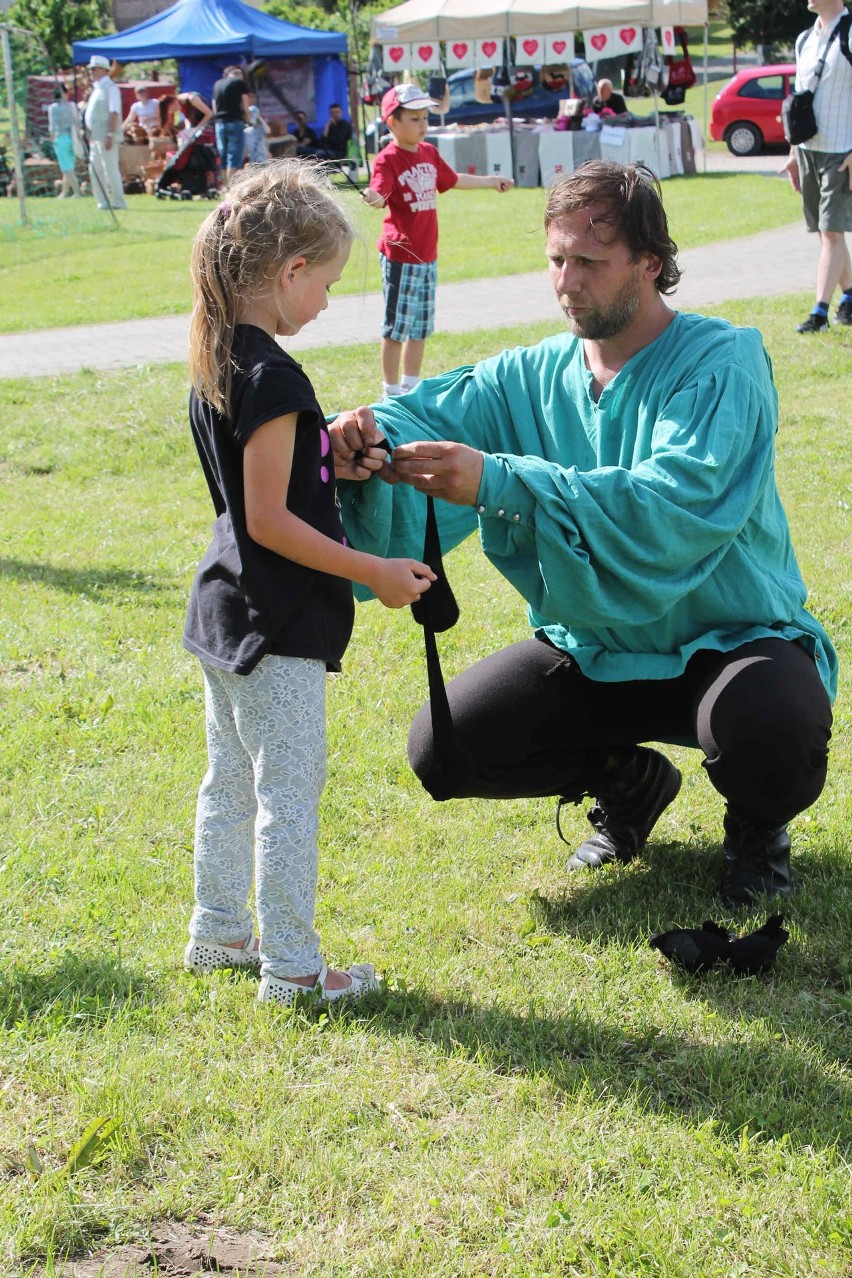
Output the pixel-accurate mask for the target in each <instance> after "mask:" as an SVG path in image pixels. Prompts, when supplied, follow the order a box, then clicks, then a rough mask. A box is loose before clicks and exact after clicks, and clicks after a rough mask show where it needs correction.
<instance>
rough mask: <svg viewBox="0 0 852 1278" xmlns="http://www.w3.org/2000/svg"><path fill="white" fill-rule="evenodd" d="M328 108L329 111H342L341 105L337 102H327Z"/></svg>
mask: <svg viewBox="0 0 852 1278" xmlns="http://www.w3.org/2000/svg"><path fill="white" fill-rule="evenodd" d="M328 109H329V111H342V110H343V107H342V106H341V105H340V103H339V102H329V104H328Z"/></svg>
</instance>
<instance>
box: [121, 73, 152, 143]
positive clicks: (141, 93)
mask: <svg viewBox="0 0 852 1278" xmlns="http://www.w3.org/2000/svg"><path fill="white" fill-rule="evenodd" d="M159 125H160V109H159V107H158V105H157V99H156V98H152V97H151V94H150V91H149V90H148V89H146V88H145V86H144V84H140V85H139V88H138V89H137V90H136V101H135V102H134V103H133V106H132V107H131V108H130V110H129V111H128V112H127V115H126V116H125V118H124V123H123V124H122V126H121V127H122V129H123V131H124V132H125V133H129V134H132V135H133V136H134V137H139V131H140V130H141V131H142V135H143V136H142V137H141V138H139V140H140V141H144V140H145V138H148V137H150V136H151V134H152V133H153V132H154V130H155V129H157V128H159Z"/></svg>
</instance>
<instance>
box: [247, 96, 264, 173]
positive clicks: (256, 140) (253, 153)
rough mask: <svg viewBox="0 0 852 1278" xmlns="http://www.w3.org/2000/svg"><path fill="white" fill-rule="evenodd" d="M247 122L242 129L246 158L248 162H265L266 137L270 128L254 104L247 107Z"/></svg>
mask: <svg viewBox="0 0 852 1278" xmlns="http://www.w3.org/2000/svg"><path fill="white" fill-rule="evenodd" d="M248 116H249V122H248V124H247V125H246V127H245V129H244V135H245V149H246V159H247V160H248V162H249V164H265V163H266V161H267V160H268V159H269V147H268V146H267V145H266V139H267V138H268V137H269V134H270V132H271V129H270V127H269V125H268V124H267V123H266V121H265V120H264V118H263V116H262V115H261V114H260V110H259V108H258V107H256V106H250V107H249V109H248Z"/></svg>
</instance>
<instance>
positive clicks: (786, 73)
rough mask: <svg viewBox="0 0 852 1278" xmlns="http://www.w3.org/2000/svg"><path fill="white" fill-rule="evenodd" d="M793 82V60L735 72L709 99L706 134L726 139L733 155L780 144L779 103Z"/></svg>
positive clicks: (747, 153) (750, 153) (721, 140)
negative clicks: (711, 102)
mask: <svg viewBox="0 0 852 1278" xmlns="http://www.w3.org/2000/svg"><path fill="white" fill-rule="evenodd" d="M795 82H796V67H795V65H794V64H793V63H787V62H785V63H779V65H778V66H766V67H748V68H747V70H745V71H738V72H737V74H736V75H735V76H734V78H733V80H729V81H728V83H727V84H726V85H725V87H724V89H723V90H722V92H721V93H717V94H716V97H715V98H714V99H713V108H712V110H711V113H710V136H711V138H712V139H713V141H714V142H726V143H727V146H728V150H729V151H731V152H732V153H733V154H734V155H756V154H757V152H758V151H759V150H760V149H761V147H762V146H764V145H769V146H776V145H777V144H778V143H783V142H784V141H785V138H784V130H783V129H782V127H781V103H782V102H783V101H784V99H785V98H786V97H787V95H788V94H789V93H792V91H793V88H794V86H795Z"/></svg>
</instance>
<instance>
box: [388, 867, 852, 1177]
mask: <svg viewBox="0 0 852 1278" xmlns="http://www.w3.org/2000/svg"><path fill="white" fill-rule="evenodd" d="M721 857H722V851H721V845H717V846H715V847H714V846H712V845H711V846H710V847H701V848H700V849H696V848H695V846H694V845H691V844H685V843H669V844H657V845H656V846H655V847H654V848H652V849H651V851H650V853H649V860H648V861H647V862H646V861H642V862H635V863H633V864H632V865H631V866H629V867H625V868H621V867H613V868H612V869H611V870H605V871H602V872H600V873H597V874H592V873H590V874H589V875H578V876H577V877H576V878H575V877H572V878H571V880H570V885H571V895H570V896H566V897H565V898H564V899H561V900H554V901H548V900H547V899H545V898H544V897H541V896H538V897H536V898H534V900H533V902H532V903H531V908H532V910H533V913H534V914H535V915H536V916H537V918H538V920H539V922H540V923H541V924H543V925H544V926H545V927H547V928H548V929H549V930H551V931H553V932H557V933H560V934H562V935H567V936H573V937H576V938H577V939H578V940H579V941H580V942H581V943H582V947H583V948H584V949H586V950H589V951H590V952H595V951H599V950H600V949H601V948H602V947H604V948H605V947H607V946H608V945H609V944H611V945H613V946H615V947H624V948H625V949H628V948H629V949H634V948H637V947H638V949H639V950H640V951H641V950H642V948H643V947H644V946H645V945H647V943H648V941H649V939H650V935H651V933H652V932H654V931H662V930H664V929H666V928H669V927H673V926H678V925H679V926H693V927H694V926H700V924H701V922H702V921H703V920H704V919H705V918H708V917H710V918H715V919H717V920H718V921H720V922H726V923H727V924H728V926H730V927H731V928H732V929H736V930H737V931H739V932H741V933H744V932H749V931H752V930H754V929H755V928H756V927H758V926H759V925H760V923H762V922H763V921H764V920H765V918H766V917H767V915H768V914H769V913H771V912H773V911H772V909H771V908H767V907H766V906H764V908H763V909H755V911H753V912H749V913H746V914H744V915H739V916H738V915H735V914H733V915H732V914H731V912H730V910H729V909H728V910H726V909H725V907H724V906H723V904H722V902H721V900H720V898H719V896H718V894H717V888H718V881H719V867H720V864H721ZM796 872H797V876H798V877H797V880H796V882H797V892H796V894H795V895H794V897H793V898H792V899H791V900H790V901H789V902H785V903H784V905H783V906H782V907H781V908H780V911H779V912H783V913H784V915H785V917H786V918H787V920H788V923H789V925H790V927H791V929H792V935H791V939H790V941H789V942H788V944H787V945H786V946H785V947H784V948H783V949H782V950H781V952H780V954H779V956H778V960H777V964H776V966H775V968H773V969H772V970H771V971H770V972H768V973H766V974H764V975H762V976H758V977H752V978H739V977H736V976H735V975H734V974H733V973H731V972H730V970H729V969H728V968H726V967H722V968H719V969H717V970H714V971H713V972H709V973H704V974H702V975H696V976H690V975H688V974H686V973H682V972H680V971H678V969H676V968H674V967H672V966H670V965H669V964H668V963H667V962H666V961H665V960H664V959H663V958H662V957H661V956H657V955H655V956H654V961H653V964H652V966H651V967H650V968H649V981H659V982H670V983H672V984H673V985H674V986H675V988H676V990H677V991H678V994H679V996H680V997H682V999H683V1000H684V1001H687V1002H693V1001H694V1002H697V1003H700V1004H702V1005H704V1006H705V1007H708V1008H710V1009H711V1016H712V1018H713V1019H712V1020H711V1021H710V1022H709V1027H707V1026H708V1022H707V1018H706V1016H703V1017H702V1021H703V1024H704V1026H705V1027H707V1028H703V1029H701V1030H697V1031H696V1033H695V1035H694V1036H692V1035H689V1034H684V1035H682V1036H681V1035H678V1034H677V1033H676V1032H674V1033H673V1032H671V1031H663V1030H661V1029H659V1028H658V1027H657V1026H656V1025H652V1024H649V1023H648V1020H647V1019H646V1020H643V1018H642V1016H641V1014H640V1013H641V1008H638V1009H637V1008H631V1009H630V1013H631V1014H630V1017H629V1021H630V1024H629V1025H625V1024H624V1023H622V1022H621V1021H620V1020H619V1019H618V1018H617V1017H615V1018H613V1019H610V1018H606V1019H602V1018H601V1017H600V1015H599V1014H598V1013H590V1012H587V1011H586V1010H585V1009H584V1000H583V974H584V972H586V970H587V969H586V968H585V967H582V966H579V965H578V966H577V967H576V968H575V969H573V970H572V969H569V970H566V971H565V974H564V989H565V1011H564V1014H562V1015H556V1016H554V1015H553V1014H552V1010H551V1008H552V1004H551V1005H550V1006H549V1008H548V1013H549V1014H545V1015H543V1014H542V1009H541V1005H540V1003H539V1001H538V1000H537V999H536V995H535V990H534V989H531V990H530V996H529V1001H528V1005H527V1006H525V1007H521V1008H515V1009H507V1008H505V1007H501V1006H499V1005H498V1004H495V1005H492V1006H490V1007H489V1006H477V1005H475V1004H473V1003H471V1002H465V1001H462V1000H456V1001H450V1002H442V1001H440V1000H439V999H437V998H433V997H430V996H429V995H428V994H425V993H424V992H423V991H421V990H414V991H409V990H404V989H403V990H399V991H393V990H391V991H390V993H389V994H388V996H387V998H388V1002H387V1003H386V1004H385V1005H384V1006H382V1005H381V1004H379V1003H376V1004H375V1005H374V1006H375V1007H376V1013H375V1015H376V1020H375V1025H376V1027H377V1028H378V1029H379V1030H380V1031H381V1032H385V1033H387V1034H389V1035H403V1036H404V1035H410V1036H412V1037H413V1038H415V1039H418V1040H422V1041H426V1042H429V1043H432V1044H434V1045H435V1046H437V1047H438V1048H439V1049H440V1050H441V1051H443V1052H446V1053H447V1054H449V1055H457V1054H458V1053H459V1052H461V1053H463V1054H464V1055H465V1056H466V1057H468V1058H469V1059H471V1060H473V1061H476V1062H477V1063H480V1064H482V1065H484V1066H485V1068H488V1069H492V1070H494V1071H495V1072H497V1073H500V1074H509V1075H513V1074H516V1075H520V1076H527V1075H532V1076H537V1077H544V1078H546V1079H548V1080H549V1081H550V1082H551V1083H552V1085H553V1086H554V1088H556V1089H557V1090H558V1091H559V1092H561V1093H564V1094H566V1095H568V1096H571V1097H575V1096H579V1095H580V1093H582V1092H591V1093H592V1094H593V1095H595V1096H610V1097H613V1098H614V1099H615V1100H616V1101H618V1102H620V1103H624V1102H629V1103H631V1104H635V1105H638V1106H639V1107H640V1108H642V1109H647V1110H650V1111H653V1112H656V1113H658V1114H660V1115H677V1116H679V1117H684V1118H687V1119H688V1120H689V1121H691V1122H694V1123H696V1124H700V1123H703V1122H705V1121H707V1120H712V1121H713V1123H714V1124H715V1127H716V1130H717V1131H718V1132H719V1134H720V1135H721V1136H722V1137H723V1138H725V1139H730V1140H733V1139H735V1138H736V1139H739V1134H740V1133H741V1132H742V1130H743V1128H745V1127H746V1126H747V1127H748V1128H749V1129H750V1131H751V1132H752V1133H754V1132H756V1131H760V1132H761V1133H762V1134H763V1136H764V1138H766V1139H781V1138H782V1137H784V1138H785V1139H786V1140H788V1141H789V1142H791V1143H792V1144H793V1145H794V1146H796V1147H799V1148H804V1147H806V1146H814V1147H816V1148H819V1149H823V1150H826V1151H832V1150H834V1149H837V1148H839V1149H841V1150H843V1151H845V1156H846V1157H848V1156H849V1151H850V1149H852V1079H850V1075H849V1064H850V1061H852V1033H850V1025H852V960H850V957H849V953H848V947H847V945H846V939H847V938H848V936H849V935H850V932H852V895H850V894H849V893H843V892H838V890H837V888H838V885H839V884H845V883H848V882H849V880H850V877H852V876H850V869H849V864H848V857H844V852H843V849H842V848H841V847H840V846H839V845H838V846H837V847H836V848H834V849H831V848H825V849H822V850H821V852H820V855H819V857H817V856H813V857H812V858H811V859H810V860H809V859H808V856H807V854H806V853H804V852H803V854H802V856H801V858H800V859H799V861H798V863H797V864H796ZM768 904H769V903H767V906H768ZM649 953H650V951H649ZM595 979H597V978H595ZM648 1006H649V1007H651V1006H652V1003H651V1001H650V1000H649V1003H648ZM371 1010H372V1009H371ZM651 1015H653V1012H651ZM637 1025H638V1028H637Z"/></svg>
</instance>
